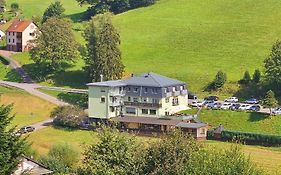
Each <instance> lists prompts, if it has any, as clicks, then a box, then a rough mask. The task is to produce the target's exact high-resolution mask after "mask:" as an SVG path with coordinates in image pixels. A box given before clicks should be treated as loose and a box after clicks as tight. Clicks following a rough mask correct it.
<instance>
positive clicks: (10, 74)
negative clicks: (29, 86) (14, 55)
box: [5, 70, 22, 82]
mask: <svg viewBox="0 0 281 175" xmlns="http://www.w3.org/2000/svg"><path fill="white" fill-rule="evenodd" d="M5 80H7V81H12V82H22V78H21V77H20V76H19V75H18V73H17V72H16V71H15V70H10V71H9V72H8V73H7V74H6V76H5Z"/></svg>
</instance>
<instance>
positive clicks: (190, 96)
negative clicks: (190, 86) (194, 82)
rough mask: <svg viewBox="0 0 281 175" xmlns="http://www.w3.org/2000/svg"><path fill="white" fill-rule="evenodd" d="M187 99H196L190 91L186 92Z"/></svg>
mask: <svg viewBox="0 0 281 175" xmlns="http://www.w3.org/2000/svg"><path fill="white" fill-rule="evenodd" d="M188 99H191V100H197V96H196V95H195V94H193V93H191V92H189V93H188Z"/></svg>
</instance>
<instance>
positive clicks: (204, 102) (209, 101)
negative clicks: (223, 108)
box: [203, 100, 215, 106]
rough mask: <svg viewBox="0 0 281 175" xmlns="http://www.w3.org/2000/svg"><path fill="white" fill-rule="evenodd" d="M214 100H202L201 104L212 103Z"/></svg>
mask: <svg viewBox="0 0 281 175" xmlns="http://www.w3.org/2000/svg"><path fill="white" fill-rule="evenodd" d="M214 102H215V101H214V100H204V101H203V105H205V106H208V105H209V104H212V103H214Z"/></svg>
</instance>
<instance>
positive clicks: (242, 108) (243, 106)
mask: <svg viewBox="0 0 281 175" xmlns="http://www.w3.org/2000/svg"><path fill="white" fill-rule="evenodd" d="M251 106H252V105H249V104H241V106H240V107H239V108H238V110H241V111H246V110H249V109H250V108H251Z"/></svg>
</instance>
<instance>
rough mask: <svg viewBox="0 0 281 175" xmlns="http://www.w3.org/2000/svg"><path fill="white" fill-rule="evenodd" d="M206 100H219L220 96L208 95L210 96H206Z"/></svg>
mask: <svg viewBox="0 0 281 175" xmlns="http://www.w3.org/2000/svg"><path fill="white" fill-rule="evenodd" d="M204 100H212V101H218V100H219V97H217V96H208V97H206V98H204Z"/></svg>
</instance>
